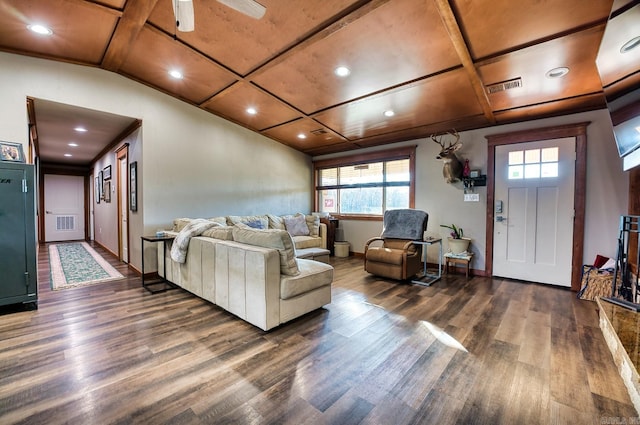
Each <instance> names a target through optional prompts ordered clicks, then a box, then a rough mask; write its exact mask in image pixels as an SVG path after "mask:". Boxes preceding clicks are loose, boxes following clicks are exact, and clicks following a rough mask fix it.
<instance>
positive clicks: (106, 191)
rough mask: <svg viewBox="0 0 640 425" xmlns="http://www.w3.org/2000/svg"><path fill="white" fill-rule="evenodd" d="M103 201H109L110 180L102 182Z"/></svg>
mask: <svg viewBox="0 0 640 425" xmlns="http://www.w3.org/2000/svg"><path fill="white" fill-rule="evenodd" d="M104 202H111V182H110V181H106V182H104Z"/></svg>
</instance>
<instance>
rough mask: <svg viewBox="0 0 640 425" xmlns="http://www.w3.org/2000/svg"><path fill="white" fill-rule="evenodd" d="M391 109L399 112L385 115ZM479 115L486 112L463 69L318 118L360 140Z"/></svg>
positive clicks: (329, 112) (336, 108)
mask: <svg viewBox="0 0 640 425" xmlns="http://www.w3.org/2000/svg"><path fill="white" fill-rule="evenodd" d="M433 99H438V101H437V102H433ZM387 110H393V111H394V112H395V115H394V116H392V117H386V116H384V112H385V111H387ZM475 115H482V107H481V106H480V104H479V103H478V101H477V98H476V97H475V94H474V91H473V87H472V86H471V82H470V80H469V77H468V76H467V74H466V72H465V71H464V70H463V69H462V68H460V69H458V70H455V71H451V72H447V73H445V74H440V75H437V76H434V77H430V78H428V79H426V80H423V81H420V82H416V83H413V84H410V85H408V86H404V87H401V88H398V89H395V90H391V91H388V92H385V93H382V94H379V95H374V96H371V97H367V98H364V99H361V100H358V101H355V102H351V103H348V104H345V105H341V106H337V107H335V108H331V109H328V110H326V111H323V112H320V113H318V114H316V115H314V118H315V119H317V120H318V121H320V122H322V123H323V124H324V125H326V126H327V127H330V128H332V129H334V130H335V131H336V132H338V133H340V134H342V135H343V136H344V137H346V138H347V139H349V140H357V139H361V138H367V137H371V136H375V135H380V134H385V133H392V132H395V131H398V130H401V129H406V128H414V127H420V126H424V125H428V124H432V123H438V122H443V121H449V120H452V119H455V118H457V117H470V116H475Z"/></svg>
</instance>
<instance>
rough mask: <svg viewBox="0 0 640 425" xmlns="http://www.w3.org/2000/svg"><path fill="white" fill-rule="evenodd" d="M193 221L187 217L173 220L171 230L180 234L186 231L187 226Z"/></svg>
mask: <svg viewBox="0 0 640 425" xmlns="http://www.w3.org/2000/svg"><path fill="white" fill-rule="evenodd" d="M191 220H192V219H190V218H186V217H184V218H176V219H175V220H173V227H172V228H171V230H172V231H173V232H179V231H181V230H182V229H184V228H185V227H186V226H187V224H189V223H191Z"/></svg>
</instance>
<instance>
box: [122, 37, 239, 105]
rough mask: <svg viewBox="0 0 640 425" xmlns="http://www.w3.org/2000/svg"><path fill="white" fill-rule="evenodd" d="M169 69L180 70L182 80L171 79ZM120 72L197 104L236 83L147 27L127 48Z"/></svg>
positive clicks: (217, 68) (223, 70)
mask: <svg viewBox="0 0 640 425" xmlns="http://www.w3.org/2000/svg"><path fill="white" fill-rule="evenodd" d="M150 53H151V54H150ZM172 69H176V70H178V71H180V72H181V73H182V74H183V76H184V78H183V79H181V80H176V79H174V78H171V77H170V76H169V71H171V70H172ZM121 71H122V72H123V73H124V74H128V75H130V76H132V77H133V78H135V79H137V80H140V81H144V82H145V83H148V84H150V85H152V86H155V87H158V88H160V89H162V90H165V91H167V92H170V93H173V94H175V95H176V96H178V97H179V98H182V99H185V100H188V101H190V102H192V103H197V104H200V103H202V102H203V101H205V100H207V99H208V98H209V97H211V96H212V95H213V94H215V93H217V92H218V91H220V90H222V89H223V88H225V87H227V86H229V85H231V84H232V83H233V82H235V81H236V79H235V78H234V76H233V74H231V73H230V72H228V71H226V70H225V69H223V68H221V67H219V66H218V65H216V64H215V63H214V62H211V61H210V60H209V59H207V58H205V57H203V56H202V55H200V54H198V53H195V52H193V51H192V50H189V49H185V48H184V46H183V45H182V43H180V42H179V41H176V40H174V39H172V38H171V37H169V36H167V35H165V34H162V33H160V32H159V31H157V30H154V29H150V28H149V27H145V28H143V30H142V31H141V32H140V34H139V36H138V39H137V40H136V42H135V43H134V44H133V46H131V50H130V52H129V55H128V56H127V59H126V60H125V62H124V63H123V65H122V67H121Z"/></svg>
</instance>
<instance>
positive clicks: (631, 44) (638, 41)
mask: <svg viewBox="0 0 640 425" xmlns="http://www.w3.org/2000/svg"><path fill="white" fill-rule="evenodd" d="M638 46H640V35H639V36H637V37H633V38H632V39H631V40H629V41H627V42H626V43H624V44H623V45H622V47H621V48H620V53H627V52H629V51H631V50H633V49H635V48H636V47H638Z"/></svg>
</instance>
